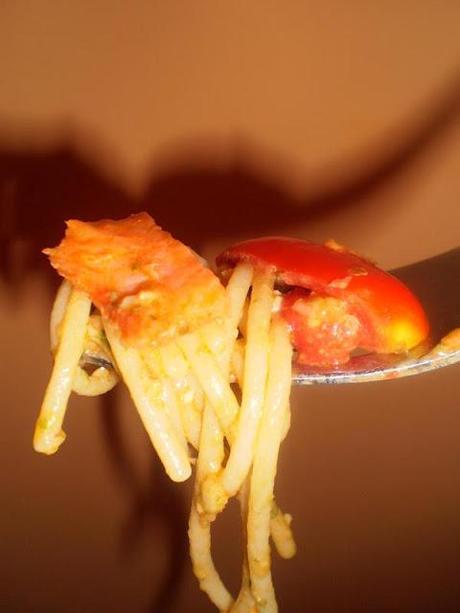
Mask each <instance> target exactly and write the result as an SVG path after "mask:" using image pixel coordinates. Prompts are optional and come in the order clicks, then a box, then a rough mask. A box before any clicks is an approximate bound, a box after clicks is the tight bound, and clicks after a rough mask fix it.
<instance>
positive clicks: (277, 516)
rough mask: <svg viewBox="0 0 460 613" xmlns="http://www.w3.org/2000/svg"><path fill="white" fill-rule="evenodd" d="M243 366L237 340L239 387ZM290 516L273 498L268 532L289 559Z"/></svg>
mask: <svg viewBox="0 0 460 613" xmlns="http://www.w3.org/2000/svg"><path fill="white" fill-rule="evenodd" d="M243 368H244V343H243V342H240V341H237V342H236V343H235V347H234V351H233V354H232V369H233V371H234V373H235V377H236V380H237V381H238V383H239V385H240V387H242V385H243V381H242V380H243ZM290 415H291V411H290V407H289V403H288V405H287V407H286V410H285V416H284V419H283V427H282V430H281V440H284V438H285V437H286V435H287V433H288V431H289V426H290V422H291V420H290ZM291 522H292V516H291V515H289V513H283V512H282V511H281V509H280V508H279V506H278V505H277V503H276V500H273V503H272V511H271V515H270V533H271V536H272V539H273V543H274V545H275V548H276V551H277V552H278V554H279V555H280V556H281V557H282V558H284V559H289V558H292V557H294V556H295V554H296V549H297V548H296V544H295V540H294V535H293V534H292V530H291Z"/></svg>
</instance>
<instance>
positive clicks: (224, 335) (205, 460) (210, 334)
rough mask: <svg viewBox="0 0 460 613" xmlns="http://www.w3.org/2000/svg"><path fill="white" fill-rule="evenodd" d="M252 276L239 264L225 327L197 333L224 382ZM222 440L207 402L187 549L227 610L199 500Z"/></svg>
mask: <svg viewBox="0 0 460 613" xmlns="http://www.w3.org/2000/svg"><path fill="white" fill-rule="evenodd" d="M251 279H252V267H250V266H248V265H241V266H239V267H237V268H236V269H235V271H234V272H233V274H232V276H231V278H230V280H229V283H228V286H227V298H228V318H227V320H226V322H225V326H222V325H220V326H219V325H218V324H216V323H214V324H210V325H208V326H205V327H204V328H203V329H202V330H201V332H200V336H201V338H202V339H203V340H204V342H205V343H206V344H207V345H208V348H209V349H210V350H211V352H212V353H213V354H214V357H215V360H216V363H217V364H218V365H219V367H220V370H221V372H222V374H223V375H224V376H225V377H226V378H227V381H228V377H229V368H230V357H231V354H232V346H233V343H234V341H235V339H236V336H237V334H238V328H237V325H238V321H239V319H240V317H241V310H242V305H243V304H244V300H245V298H246V295H247V293H248V291H249V287H250V284H251ZM195 348H196V347H195ZM208 402H209V401H208ZM229 423H230V421H229ZM223 440H224V437H223V432H222V429H221V427H220V425H219V422H218V420H217V417H216V415H215V414H214V411H213V409H212V408H211V407H210V406H209V405H207V406H206V407H205V411H204V416H203V423H202V432H201V439H200V451H199V454H198V463H197V477H196V484H195V495H194V500H193V504H192V511H191V514H190V525H189V537H190V552H191V556H192V560H193V567H194V571H195V574H196V575H197V577H198V579H199V581H200V586H201V588H202V589H203V590H204V591H205V592H207V593H208V595H209V597H210V599H211V600H212V601H213V602H214V604H216V606H217V607H218V608H219V609H220V610H228V608H229V607H230V605H231V603H232V599H231V596H230V594H229V593H228V591H227V590H226V588H225V587H224V585H223V583H222V580H221V579H220V577H219V575H218V573H217V571H216V569H215V566H214V563H213V561H212V554H211V521H212V520H213V519H214V517H213V516H209V514H207V513H206V511H205V509H203V505H202V504H201V501H200V498H201V494H202V489H201V484H202V482H203V480H204V479H205V478H209V476H210V475H215V474H217V473H218V472H219V471H220V469H221V465H222V460H223Z"/></svg>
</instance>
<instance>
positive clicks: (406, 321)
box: [217, 237, 429, 366]
mask: <svg viewBox="0 0 460 613" xmlns="http://www.w3.org/2000/svg"><path fill="white" fill-rule="evenodd" d="M240 261H248V262H250V263H252V264H253V265H254V266H255V267H258V268H261V267H262V268H267V267H268V268H271V269H272V270H273V271H274V273H275V274H276V278H277V281H278V283H280V284H282V285H283V286H286V287H285V288H284V289H286V288H287V292H286V294H285V295H284V298H283V301H282V308H281V314H282V316H283V317H284V318H285V319H286V321H288V323H289V325H290V327H291V330H292V340H293V343H294V346H295V348H296V349H297V351H298V361H299V362H300V363H303V364H309V365H318V366H325V365H331V364H342V363H345V362H347V361H348V360H349V358H350V354H351V352H352V351H353V350H354V349H356V348H360V349H364V350H368V351H375V352H379V353H402V352H406V351H408V350H409V349H411V348H413V347H415V346H416V345H418V344H419V343H420V342H421V341H423V340H424V339H425V338H426V337H427V336H428V333H429V325H428V320H427V317H426V315H425V312H424V310H423V308H422V306H421V304H420V302H419V301H418V299H417V298H416V297H415V296H414V294H413V293H412V292H411V291H410V290H409V289H408V288H407V287H406V286H405V285H404V284H403V283H402V282H401V281H399V280H398V279H396V277H394V276H393V275H391V274H389V273H387V272H384V271H383V270H380V269H379V268H377V267H376V266H375V265H374V264H372V263H371V262H369V261H367V260H365V259H364V258H362V257H360V256H358V255H356V254H355V253H352V252H350V251H347V250H345V249H344V248H341V247H340V246H336V247H335V248H331V247H328V246H326V245H318V244H315V243H311V242H308V241H303V240H298V239H291V238H282V237H273V238H261V239H255V240H249V241H245V242H243V243H238V244H236V245H234V246H232V247H230V248H229V249H227V250H226V251H224V252H223V253H222V254H221V255H220V256H219V257H218V259H217V263H218V265H219V267H220V268H222V269H225V268H229V267H233V266H235V265H236V264H237V263H238V262H240Z"/></svg>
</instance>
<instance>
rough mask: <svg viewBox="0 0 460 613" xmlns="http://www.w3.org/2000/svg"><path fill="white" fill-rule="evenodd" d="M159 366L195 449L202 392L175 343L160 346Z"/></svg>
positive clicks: (197, 442) (196, 447) (198, 437)
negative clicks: (166, 379) (167, 381)
mask: <svg viewBox="0 0 460 613" xmlns="http://www.w3.org/2000/svg"><path fill="white" fill-rule="evenodd" d="M160 359H161V366H162V370H163V372H164V374H165V376H166V377H167V378H168V379H169V381H170V382H171V384H172V385H173V388H174V390H175V393H176V402H177V405H178V408H179V413H180V417H181V422H182V427H183V429H184V432H185V436H186V437H187V440H188V441H189V443H190V444H191V445H193V447H194V448H195V449H198V447H199V443H200V431H201V412H202V405H203V394H202V393H200V392H201V390H200V389H199V388H198V385H197V382H196V381H194V377H193V375H192V373H191V372H190V368H189V366H188V364H187V362H186V361H185V359H184V356H183V354H182V352H181V350H180V349H179V347H178V346H177V345H176V344H175V343H169V344H168V345H166V346H164V347H161V349H160Z"/></svg>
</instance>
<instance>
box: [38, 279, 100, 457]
mask: <svg viewBox="0 0 460 613" xmlns="http://www.w3.org/2000/svg"><path fill="white" fill-rule="evenodd" d="M90 309H91V300H90V298H89V297H88V296H87V295H86V294H84V293H83V292H80V291H78V290H72V292H71V294H70V297H69V300H68V302H67V306H66V309H65V314H64V318H63V321H62V324H61V330H60V342H59V343H58V346H57V351H56V355H55V360H54V366H53V371H52V373H51V378H50V381H49V383H48V387H47V388H46V392H45V397H44V399H43V403H42V406H41V410H40V415H39V417H38V420H37V424H36V427H35V434H34V442H33V445H34V449H35V450H36V451H39V452H41V453H46V454H51V453H55V452H56V451H57V450H58V448H59V446H60V445H61V443H62V442H63V441H64V439H65V433H64V432H63V431H62V423H63V421H64V415H65V411H66V408H67V402H68V400H69V396H70V393H71V391H72V382H73V378H74V375H75V371H76V369H77V367H78V361H79V360H80V356H81V354H82V351H83V343H84V340H85V334H86V325H87V323H88V319H89V314H90Z"/></svg>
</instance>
